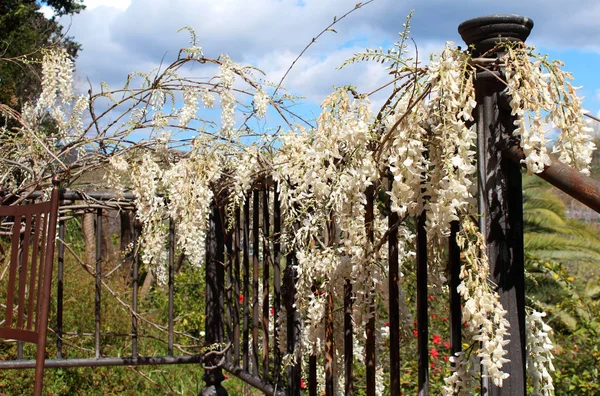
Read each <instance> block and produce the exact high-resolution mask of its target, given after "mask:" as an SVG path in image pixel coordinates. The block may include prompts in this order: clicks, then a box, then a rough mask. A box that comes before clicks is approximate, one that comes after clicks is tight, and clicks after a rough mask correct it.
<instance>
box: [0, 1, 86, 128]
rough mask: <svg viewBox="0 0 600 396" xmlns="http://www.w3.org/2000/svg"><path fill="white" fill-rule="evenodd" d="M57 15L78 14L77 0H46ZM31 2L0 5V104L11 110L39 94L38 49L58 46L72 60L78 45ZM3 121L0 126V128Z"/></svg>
mask: <svg viewBox="0 0 600 396" xmlns="http://www.w3.org/2000/svg"><path fill="white" fill-rule="evenodd" d="M41 3H46V4H47V5H49V6H50V7H52V8H53V9H54V10H55V12H56V13H57V15H65V14H73V13H78V12H79V11H81V10H82V9H83V8H85V6H84V5H82V4H81V0H47V1H43V2H41ZM40 7H41V6H40V2H36V1H35V0H3V1H2V2H0V54H1V55H0V76H2V78H1V79H0V103H3V104H6V105H8V106H10V107H12V108H13V109H15V110H20V109H21V107H22V106H23V104H24V103H25V102H27V101H31V100H32V99H34V98H36V97H37V96H38V95H39V93H40V92H41V77H40V75H41V73H40V71H41V64H40V62H41V58H42V51H41V50H42V49H43V48H46V47H48V46H52V45H59V46H62V47H64V48H66V49H67V52H68V53H69V55H70V56H71V57H73V58H75V57H76V56H77V52H78V51H79V50H80V47H81V46H80V45H79V44H77V43H76V42H75V41H73V39H72V38H71V37H65V36H64V34H63V27H62V26H61V25H60V24H59V23H58V22H57V21H56V19H55V18H52V19H46V17H45V16H44V15H43V14H42V13H41V11H40ZM3 124H4V121H2V123H1V124H0V125H3Z"/></svg>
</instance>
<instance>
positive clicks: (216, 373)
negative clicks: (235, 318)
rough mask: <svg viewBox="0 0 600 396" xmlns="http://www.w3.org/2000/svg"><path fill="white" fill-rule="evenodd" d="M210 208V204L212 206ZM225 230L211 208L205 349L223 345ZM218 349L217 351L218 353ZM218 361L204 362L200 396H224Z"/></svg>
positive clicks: (207, 251) (216, 213)
mask: <svg viewBox="0 0 600 396" xmlns="http://www.w3.org/2000/svg"><path fill="white" fill-rule="evenodd" d="M213 205H214V203H213ZM224 233H225V229H224V227H223V222H222V218H221V211H220V210H219V208H217V207H216V205H215V206H213V209H212V212H211V215H210V220H209V229H208V232H207V235H206V267H205V268H206V293H205V296H206V317H205V322H204V327H205V332H206V336H205V342H206V343H207V344H209V345H211V344H219V343H222V342H223V305H222V302H221V301H222V298H223V294H224V286H225V271H224V268H223V261H224V259H225V245H224V240H223V236H224ZM221 347H222V345H221V346H220V347H219V349H220V348H221ZM220 360H221V356H220V355H219V354H214V355H212V356H211V357H210V358H209V359H206V361H205V362H204V363H205V365H206V366H209V367H210V369H209V368H208V367H206V368H205V370H204V377H203V378H202V379H203V380H204V382H205V383H206V385H205V387H204V388H203V389H202V390H201V391H200V395H202V396H222V395H223V396H225V395H227V391H226V390H225V388H223V386H221V382H223V381H224V380H225V377H224V376H223V370H222V369H221V367H220V366H218V364H219V362H220Z"/></svg>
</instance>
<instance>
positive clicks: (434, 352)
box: [429, 349, 440, 359]
mask: <svg viewBox="0 0 600 396" xmlns="http://www.w3.org/2000/svg"><path fill="white" fill-rule="evenodd" d="M429 354H430V355H431V357H432V358H434V359H437V358H438V356H439V355H440V353H439V352H438V350H437V349H432V350H431V351H429Z"/></svg>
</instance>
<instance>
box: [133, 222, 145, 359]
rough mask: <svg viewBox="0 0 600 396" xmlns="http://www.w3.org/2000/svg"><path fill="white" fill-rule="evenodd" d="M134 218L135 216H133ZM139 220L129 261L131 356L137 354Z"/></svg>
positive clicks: (135, 226) (136, 224)
mask: <svg viewBox="0 0 600 396" xmlns="http://www.w3.org/2000/svg"><path fill="white" fill-rule="evenodd" d="M134 218H135V216H134ZM141 227H142V226H141V222H140V221H139V220H137V219H136V220H134V235H133V238H134V249H135V250H134V254H133V262H132V263H131V311H132V312H131V356H133V357H134V358H135V357H137V356H138V343H137V341H138V322H137V314H138V282H139V278H138V272H139V265H140V234H141Z"/></svg>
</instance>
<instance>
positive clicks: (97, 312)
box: [94, 208, 102, 358]
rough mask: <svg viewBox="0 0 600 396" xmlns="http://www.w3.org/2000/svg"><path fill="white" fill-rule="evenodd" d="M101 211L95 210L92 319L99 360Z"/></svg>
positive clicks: (95, 348)
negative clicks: (94, 281) (94, 266)
mask: <svg viewBox="0 0 600 396" xmlns="http://www.w3.org/2000/svg"><path fill="white" fill-rule="evenodd" d="M101 264H102V209H101V208H99V209H97V210H96V273H95V275H96V276H95V279H96V289H95V298H94V301H95V317H94V341H95V347H94V350H95V352H96V358H100V355H101V354H100V308H101V306H102V305H101V296H102V295H101V290H102V266H101Z"/></svg>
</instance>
